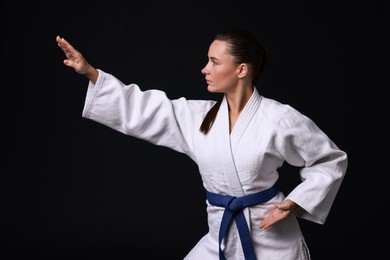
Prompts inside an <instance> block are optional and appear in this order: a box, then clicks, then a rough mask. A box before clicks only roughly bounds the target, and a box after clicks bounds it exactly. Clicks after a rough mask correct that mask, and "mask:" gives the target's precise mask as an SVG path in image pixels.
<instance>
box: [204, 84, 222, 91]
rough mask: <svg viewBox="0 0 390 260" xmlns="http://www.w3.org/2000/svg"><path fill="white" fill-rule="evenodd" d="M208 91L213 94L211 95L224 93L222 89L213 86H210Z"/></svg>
mask: <svg viewBox="0 0 390 260" xmlns="http://www.w3.org/2000/svg"><path fill="white" fill-rule="evenodd" d="M207 90H208V91H209V92H211V93H221V92H222V91H221V90H220V89H218V88H215V87H212V86H210V85H208V87H207Z"/></svg>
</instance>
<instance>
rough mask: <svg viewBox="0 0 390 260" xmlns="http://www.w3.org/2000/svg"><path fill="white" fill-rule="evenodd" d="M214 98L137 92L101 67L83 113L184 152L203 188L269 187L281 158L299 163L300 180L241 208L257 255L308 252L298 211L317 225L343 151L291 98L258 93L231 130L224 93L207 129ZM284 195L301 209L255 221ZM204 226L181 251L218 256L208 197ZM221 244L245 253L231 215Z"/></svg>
mask: <svg viewBox="0 0 390 260" xmlns="http://www.w3.org/2000/svg"><path fill="white" fill-rule="evenodd" d="M214 104H215V101H211V100H210V101H206V100H187V99H185V98H178V99H174V100H170V99H169V98H168V97H167V96H166V94H165V93H164V92H163V91H160V90H154V89H153V90H150V89H149V90H146V91H143V90H141V89H140V87H139V86H138V85H136V84H128V85H126V84H124V83H122V82H121V81H120V80H118V79H117V78H116V77H114V76H113V75H111V74H108V73H106V72H104V71H102V70H99V77H98V80H97V82H96V84H95V85H94V84H92V83H91V82H89V85H88V89H87V94H86V99H85V105H84V109H83V113H82V116H83V117H85V118H88V119H91V120H94V121H96V122H99V123H101V124H104V125H106V126H108V127H111V128H113V129H115V130H117V131H119V132H122V133H123V134H126V135H130V136H133V137H136V138H140V139H143V140H147V141H149V142H151V143H153V144H156V145H161V146H165V147H169V148H171V149H173V150H175V151H177V152H180V153H185V154H186V155H188V156H189V157H190V158H191V159H192V160H193V161H194V162H195V163H196V164H197V165H198V167H199V172H200V174H201V178H202V182H203V185H204V188H205V189H206V190H207V191H210V192H213V193H218V194H227V195H232V196H241V195H245V194H252V193H256V192H259V191H262V190H266V189H268V188H270V187H271V186H272V185H273V184H275V183H276V182H277V180H278V168H279V167H281V166H282V164H283V163H284V162H287V163H288V164H291V165H293V166H297V167H301V168H300V171H299V174H300V177H301V179H302V182H301V183H300V184H299V185H298V186H297V187H296V188H294V189H293V190H292V191H291V193H289V194H287V195H286V196H285V195H284V194H283V193H282V192H280V191H279V192H278V193H277V195H276V196H275V197H273V198H272V199H271V200H269V201H267V202H265V203H263V204H259V205H255V206H251V207H248V208H245V209H244V214H245V218H246V221H247V224H248V226H249V229H250V232H251V237H252V242H253V247H254V249H255V252H256V257H257V259H260V260H265V259H272V260H281V259H291V260H299V259H310V253H309V250H308V248H307V246H306V243H305V240H304V237H303V235H302V233H301V230H300V227H299V224H298V221H297V219H296V217H300V218H304V219H307V220H309V221H313V222H316V223H319V224H323V223H324V222H325V220H326V218H327V215H328V213H329V210H330V208H331V206H332V203H333V201H334V199H335V196H336V193H337V191H338V189H339V187H340V184H341V182H342V179H343V177H344V175H345V172H346V168H347V155H346V153H345V152H343V151H342V150H340V149H339V148H338V147H337V146H336V145H335V144H334V143H333V142H332V141H331V140H330V139H329V137H328V136H327V135H326V134H325V133H323V132H322V131H321V130H320V129H319V128H318V127H317V126H316V124H315V123H314V122H313V121H312V120H310V119H309V118H308V117H306V116H304V115H303V114H301V113H300V112H298V111H297V110H296V109H294V108H292V107H291V106H289V105H285V104H281V103H279V102H277V101H275V100H272V99H269V98H266V97H264V96H262V95H260V94H259V92H258V91H257V89H256V88H255V89H254V92H253V94H252V96H251V98H250V99H249V101H248V103H247V104H246V105H245V107H244V109H243V111H242V112H241V114H240V116H239V118H238V120H237V121H236V123H235V126H234V128H233V129H232V131H231V132H230V131H229V114H228V105H227V101H226V99H225V98H224V99H223V101H222V104H221V106H220V109H219V112H218V114H217V117H216V120H215V122H214V124H213V126H212V127H211V129H210V132H209V133H208V134H207V135H204V134H203V133H201V132H200V131H199V127H200V125H201V123H202V121H203V119H204V117H205V115H206V113H207V112H208V111H209V109H210V108H211V107H212V106H213V105H214ZM285 198H288V199H291V200H293V201H294V202H296V203H297V204H298V205H299V206H300V207H301V208H302V209H303V210H302V211H299V212H298V211H297V213H296V215H293V214H290V216H289V217H288V218H287V219H285V220H283V221H281V222H279V223H276V224H275V225H273V226H271V227H270V228H268V229H260V228H259V226H258V225H259V223H260V222H261V220H262V219H263V218H264V217H265V216H266V214H267V212H268V211H269V210H270V209H272V208H273V207H274V206H273V204H274V203H275V202H282V201H283V200H284V199H285ZM206 206H207V208H206V210H207V214H208V225H209V232H208V233H207V234H206V235H205V236H204V237H202V238H201V239H200V240H199V242H198V243H197V244H196V245H195V246H194V248H193V249H192V250H191V251H190V252H189V253H188V255H187V256H185V257H184V258H185V259H186V260H192V259H195V260H203V259H207V260H212V259H215V260H217V259H219V256H218V250H219V244H218V232H219V228H220V223H221V219H222V215H223V212H224V208H221V207H218V206H212V205H211V204H210V203H209V202H208V201H207V200H206ZM222 249H223V252H224V255H225V257H226V258H227V260H229V259H234V260H237V259H244V255H243V250H242V247H241V243H240V237H239V235H238V232H237V227H236V225H235V223H234V222H233V223H232V224H231V227H230V231H229V232H228V235H227V237H225V238H224V240H223V243H222Z"/></svg>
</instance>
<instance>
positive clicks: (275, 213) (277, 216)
mask: <svg viewBox="0 0 390 260" xmlns="http://www.w3.org/2000/svg"><path fill="white" fill-rule="evenodd" d="M274 206H275V208H273V209H272V211H271V212H270V213H269V214H268V215H267V216H266V217H265V218H264V219H263V220H262V221H261V222H260V224H259V226H260V228H269V227H270V226H272V225H273V224H275V223H277V222H279V221H281V220H283V219H285V218H287V217H288V216H289V215H290V214H291V213H292V212H293V211H294V210H295V209H296V208H297V207H298V205H297V204H295V202H294V201H292V200H289V199H287V200H285V201H283V203H277V204H275V205H274Z"/></svg>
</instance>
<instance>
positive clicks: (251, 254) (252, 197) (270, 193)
mask: <svg viewBox="0 0 390 260" xmlns="http://www.w3.org/2000/svg"><path fill="white" fill-rule="evenodd" d="M277 192H278V190H277V189H276V185H274V186H272V187H271V188H269V189H267V190H264V191H260V192H257V193H254V194H249V195H245V196H241V197H233V196H229V195H221V194H217V193H212V192H209V191H207V190H206V195H207V200H208V201H209V203H210V204H211V205H214V206H219V207H224V208H225V210H224V212H223V217H222V221H221V226H220V229H219V259H220V260H226V258H225V256H224V254H223V252H222V248H221V243H222V239H223V238H224V237H225V234H226V233H227V231H228V228H229V227H230V225H231V223H232V220H233V218H234V220H235V222H236V225H237V230H238V233H239V235H240V239H241V245H242V249H243V251H244V255H245V259H246V260H256V255H255V251H254V249H253V245H252V239H251V236H250V233H249V228H248V225H247V223H246V220H245V215H244V212H243V209H244V208H246V207H249V206H253V205H256V204H260V203H263V202H266V201H268V200H270V199H272V198H273V197H274V196H275V195H276V194H277Z"/></svg>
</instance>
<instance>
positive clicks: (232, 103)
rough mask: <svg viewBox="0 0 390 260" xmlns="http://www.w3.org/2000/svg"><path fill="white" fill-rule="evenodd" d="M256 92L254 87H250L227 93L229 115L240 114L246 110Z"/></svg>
mask: <svg viewBox="0 0 390 260" xmlns="http://www.w3.org/2000/svg"><path fill="white" fill-rule="evenodd" d="M253 91H254V87H253V86H250V87H249V86H248V87H245V88H242V89H241V90H240V89H238V88H237V89H236V91H235V92H233V93H226V100H227V102H228V105H229V113H230V114H237V115H238V114H240V113H241V111H242V110H243V109H244V107H245V105H246V103H247V102H248V100H249V99H250V98H251V96H252V94H253Z"/></svg>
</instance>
